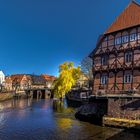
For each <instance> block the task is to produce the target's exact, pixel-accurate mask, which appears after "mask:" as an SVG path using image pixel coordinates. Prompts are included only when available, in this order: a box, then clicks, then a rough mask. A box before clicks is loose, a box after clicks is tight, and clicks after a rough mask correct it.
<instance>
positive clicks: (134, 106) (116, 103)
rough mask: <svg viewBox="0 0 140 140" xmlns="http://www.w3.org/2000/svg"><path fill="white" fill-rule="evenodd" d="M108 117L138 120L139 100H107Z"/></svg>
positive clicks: (139, 112)
mask: <svg viewBox="0 0 140 140" xmlns="http://www.w3.org/2000/svg"><path fill="white" fill-rule="evenodd" d="M107 116H108V117H112V118H124V119H131V120H139V119H140V99H108V113H107Z"/></svg>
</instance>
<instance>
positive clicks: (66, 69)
mask: <svg viewBox="0 0 140 140" xmlns="http://www.w3.org/2000/svg"><path fill="white" fill-rule="evenodd" d="M80 75H81V70H80V67H74V64H73V62H64V63H63V64H61V65H60V66H59V77H58V78H57V80H56V81H55V82H54V88H53V93H54V96H55V97H58V98H61V99H62V98H63V97H64V96H65V94H66V93H67V92H68V91H69V90H70V89H71V88H72V87H73V86H74V85H75V84H76V82H77V80H78V79H79V77H80Z"/></svg>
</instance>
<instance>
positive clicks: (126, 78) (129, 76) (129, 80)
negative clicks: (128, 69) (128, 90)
mask: <svg viewBox="0 0 140 140" xmlns="http://www.w3.org/2000/svg"><path fill="white" fill-rule="evenodd" d="M132 78H133V77H132V74H125V75H124V83H132Z"/></svg>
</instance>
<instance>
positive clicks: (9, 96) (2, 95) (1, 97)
mask: <svg viewBox="0 0 140 140" xmlns="http://www.w3.org/2000/svg"><path fill="white" fill-rule="evenodd" d="M13 97H14V96H13V94H12V93H0V102H2V101H6V100H10V99H12V98H13Z"/></svg>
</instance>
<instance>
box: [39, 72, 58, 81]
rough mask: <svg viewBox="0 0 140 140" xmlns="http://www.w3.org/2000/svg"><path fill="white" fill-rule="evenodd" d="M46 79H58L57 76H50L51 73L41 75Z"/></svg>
mask: <svg viewBox="0 0 140 140" xmlns="http://www.w3.org/2000/svg"><path fill="white" fill-rule="evenodd" d="M41 76H42V77H43V78H44V79H45V80H49V81H54V80H55V79H56V77H55V76H50V75H46V74H42V75H41Z"/></svg>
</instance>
